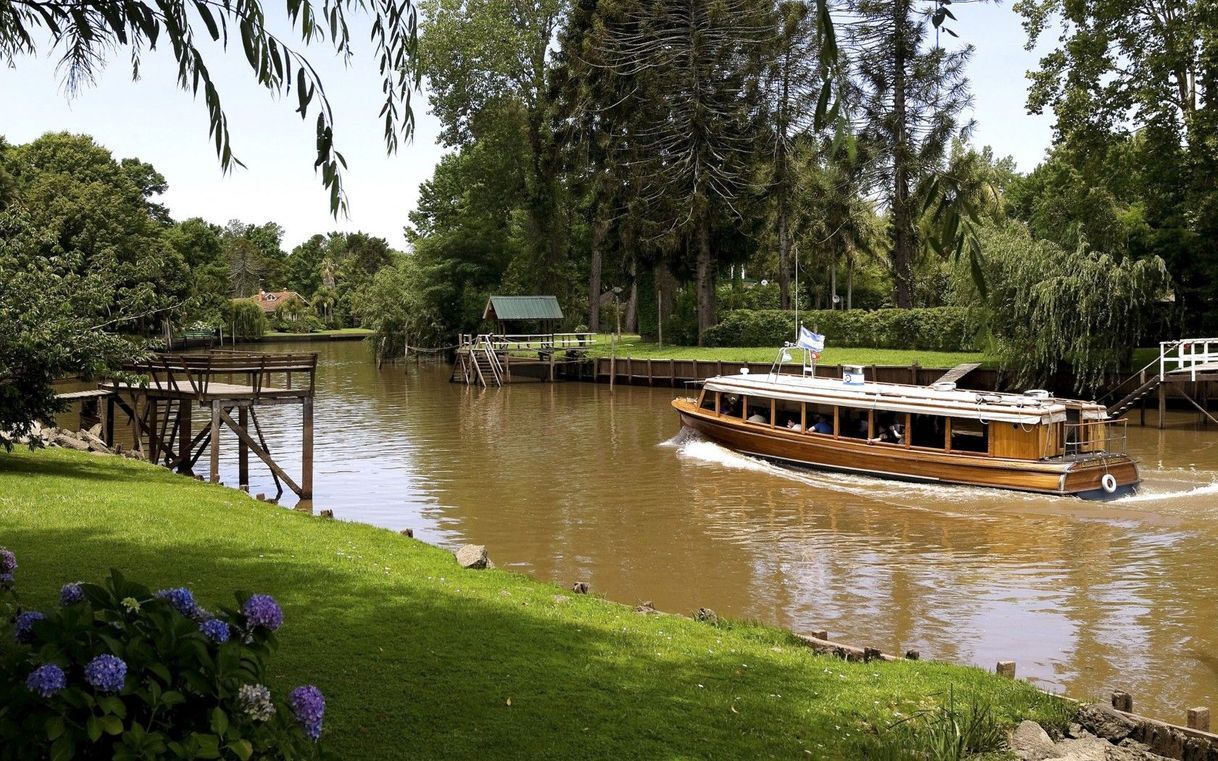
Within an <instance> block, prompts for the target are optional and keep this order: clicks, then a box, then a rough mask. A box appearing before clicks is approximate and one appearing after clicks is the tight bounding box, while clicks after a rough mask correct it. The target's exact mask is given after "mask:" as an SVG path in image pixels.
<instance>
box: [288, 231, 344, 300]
mask: <svg viewBox="0 0 1218 761" xmlns="http://www.w3.org/2000/svg"><path fill="white" fill-rule="evenodd" d="M325 257H326V236H324V235H314V236H312V237H311V238H309V239H308V240H306V241H305V242H304V243H301V244H300V245H299V246H297V247H296V248H294V249H292V253H291V254H290V255H289V256H288V259H287V262H286V264H285V266H284V284H285V285H286V286H287V287H288V288H289V289H290V290H293V291H296V292H297V293H315V292H316V291H317V289H318V288H321V287H322V280H321V263H322V260H323V259H324V258H325ZM332 286H333V283H331V287H332Z"/></svg>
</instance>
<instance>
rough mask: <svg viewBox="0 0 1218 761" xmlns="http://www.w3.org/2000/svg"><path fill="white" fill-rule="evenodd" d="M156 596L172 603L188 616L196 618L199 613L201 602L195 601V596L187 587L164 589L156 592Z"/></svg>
mask: <svg viewBox="0 0 1218 761" xmlns="http://www.w3.org/2000/svg"><path fill="white" fill-rule="evenodd" d="M156 597H159V598H161V599H162V600H164V601H165V602H167V603H169V604H170V605H172V606H173V607H174V608H176V609H177V611H178V612H179V613H181V614H182V615H183V616H186V617H187V618H194V617H195V616H196V615H198V613H199V604H198V603H197V602H195V596H194V595H193V594H191V592H190V590H189V589H187V588H186V587H174V588H173V589H162V590H160V591H159V592H157V593H156Z"/></svg>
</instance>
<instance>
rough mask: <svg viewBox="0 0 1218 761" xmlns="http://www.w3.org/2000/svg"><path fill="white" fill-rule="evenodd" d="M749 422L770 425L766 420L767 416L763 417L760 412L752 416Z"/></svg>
mask: <svg viewBox="0 0 1218 761" xmlns="http://www.w3.org/2000/svg"><path fill="white" fill-rule="evenodd" d="M749 422H750V423H762V424H765V423H769V422H770V421H769V420H766V419H765V416H764V415H762V414H761V413H760V412H754V413H753V414H752V415H749Z"/></svg>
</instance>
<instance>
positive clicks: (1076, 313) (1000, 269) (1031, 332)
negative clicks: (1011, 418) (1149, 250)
mask: <svg viewBox="0 0 1218 761" xmlns="http://www.w3.org/2000/svg"><path fill="white" fill-rule="evenodd" d="M982 241H983V246H984V247H985V251H986V256H985V260H986V263H987V272H986V279H987V281H988V282H989V283H990V284H991V286H990V292H989V295H988V297H987V299H986V308H985V310H984V315H985V324H986V328H987V330H988V332H989V334H990V335H991V336H992V338H993V341H994V344H995V345H994V349H995V351H996V353H997V354H998V355H999V357H1000V358H1002V360H1003V362H1004V364H1005V365H1006V366H1007V367H1009V368H1010V369H1011V370H1012V372H1013V374H1014V376H1015V377H1014V380H1015V383H1016V384H1017V385H1022V386H1025V387H1028V386H1034V385H1040V384H1043V383H1045V382H1046V381H1048V380H1049V379H1050V378H1051V377H1052V376H1053V375H1054V374H1055V373H1056V372H1057V371H1058V369H1059V365H1060V364H1061V363H1063V362H1065V363H1068V364H1069V365H1070V366H1071V367H1072V368H1073V371H1074V379H1075V384H1076V386H1077V388H1078V389H1079V390H1088V391H1093V390H1095V389H1096V388H1097V387H1099V386H1100V385H1102V384H1103V383H1104V382H1106V381H1109V380H1112V379H1113V378H1114V377H1115V376H1116V375H1117V374H1118V373H1119V371H1120V370H1121V368H1122V367H1124V365H1125V364H1126V363H1127V360H1128V357H1129V353H1130V350H1131V348H1132V347H1134V346H1137V345H1138V343H1137V342H1138V339H1139V338H1140V337H1141V336H1142V334H1143V333H1144V332H1145V331H1146V329H1147V328H1148V326H1149V325H1150V324H1151V321H1152V318H1153V315H1154V308H1155V305H1156V304H1157V303H1158V302H1160V301H1161V300H1163V299H1164V298H1165V297H1167V296H1168V294H1169V293H1170V291H1169V284H1170V280H1169V277H1168V273H1167V269H1166V267H1165V266H1164V264H1163V261H1162V260H1161V259H1159V258H1157V257H1153V258H1148V259H1138V260H1135V259H1129V258H1125V259H1121V258H1118V257H1114V256H1112V255H1111V254H1107V253H1103V252H1099V251H1095V250H1093V249H1090V248H1088V247H1087V246H1085V245H1080V246H1079V248H1077V249H1075V250H1074V251H1067V250H1064V249H1062V248H1059V247H1058V246H1056V245H1054V244H1052V243H1047V242H1043V241H1035V240H1032V239H1031V238H1030V237H1029V236H1028V235H1027V233H1026V232H1025V231H1023V230H1022V229H1020V228H1019V227H1018V226H1015V225H1013V226H1010V227H1008V228H1004V229H997V230H987V231H986V232H985V233H984V235H983V238H982Z"/></svg>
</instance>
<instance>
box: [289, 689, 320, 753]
mask: <svg viewBox="0 0 1218 761" xmlns="http://www.w3.org/2000/svg"><path fill="white" fill-rule="evenodd" d="M288 705H290V706H291V707H292V713H293V714H295V715H296V721H297V723H298V724H300V726H301V728H302V729H304V731H305V734H307V735H308V736H309V737H311V738H313V742H317V738H319V737H321V720H322V718H323V717H324V716H325V714H326V698H325V696H324V695H322V694H321V690H319V689H317V688H316V687H314V686H313V685H311V684H306V685H303V686H301V687H297V688H296V689H294V690H292V691H291V692H289V693H288Z"/></svg>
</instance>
